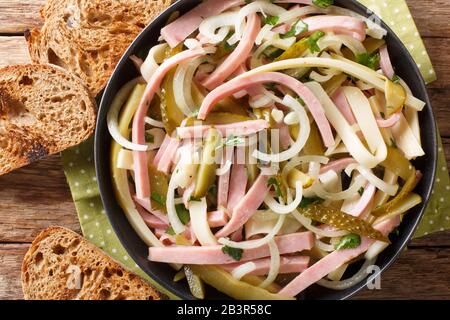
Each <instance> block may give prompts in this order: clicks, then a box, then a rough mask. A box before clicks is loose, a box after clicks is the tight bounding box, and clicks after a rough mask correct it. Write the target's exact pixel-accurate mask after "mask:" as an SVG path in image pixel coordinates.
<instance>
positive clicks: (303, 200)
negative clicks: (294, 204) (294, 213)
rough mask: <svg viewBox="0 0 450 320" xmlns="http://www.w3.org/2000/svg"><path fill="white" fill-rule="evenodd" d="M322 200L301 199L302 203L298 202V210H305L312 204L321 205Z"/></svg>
mask: <svg viewBox="0 0 450 320" xmlns="http://www.w3.org/2000/svg"><path fill="white" fill-rule="evenodd" d="M323 201H324V200H323V199H322V198H319V197H310V198H308V197H303V198H302V201H301V202H300V208H302V209H305V208H306V207H307V206H309V205H310V204H314V203H322V202H323Z"/></svg>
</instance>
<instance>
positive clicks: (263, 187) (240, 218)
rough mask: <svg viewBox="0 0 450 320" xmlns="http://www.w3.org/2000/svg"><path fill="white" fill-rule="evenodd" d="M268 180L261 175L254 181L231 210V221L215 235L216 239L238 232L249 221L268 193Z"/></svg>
mask: <svg viewBox="0 0 450 320" xmlns="http://www.w3.org/2000/svg"><path fill="white" fill-rule="evenodd" d="M246 179H247V177H246ZM268 180H269V177H268V176H263V175H260V176H259V177H258V178H257V179H256V181H255V182H254V183H253V185H252V186H251V188H250V190H248V192H247V194H246V195H245V196H244V197H243V198H242V199H241V200H240V201H239V203H238V204H237V205H236V207H235V208H234V209H233V214H232V216H231V220H230V221H229V222H228V224H227V225H226V226H225V227H224V228H223V229H222V230H220V231H219V232H217V233H216V237H217V238H221V237H226V236H228V235H229V234H230V233H232V232H234V231H236V230H238V229H239V228H240V227H242V226H243V225H244V224H245V223H246V222H247V220H248V219H250V217H251V216H252V215H253V214H254V213H255V212H256V210H258V208H259V206H260V205H261V204H262V203H263V201H264V198H265V197H266V195H267V194H268V193H269V186H268V185H267V182H268ZM230 191H231V190H230Z"/></svg>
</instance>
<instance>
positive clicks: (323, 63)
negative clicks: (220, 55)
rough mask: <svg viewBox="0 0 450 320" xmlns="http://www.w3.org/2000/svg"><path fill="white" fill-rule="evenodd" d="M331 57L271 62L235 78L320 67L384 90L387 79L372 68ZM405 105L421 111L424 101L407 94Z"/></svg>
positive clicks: (341, 58) (336, 56) (334, 56)
mask: <svg viewBox="0 0 450 320" xmlns="http://www.w3.org/2000/svg"><path fill="white" fill-rule="evenodd" d="M333 58H334V59H327V58H317V57H308V58H295V59H287V60H282V61H277V62H272V63H269V64H266V65H263V66H260V67H258V68H255V69H253V70H250V71H248V72H246V73H245V74H243V75H240V76H238V77H237V78H242V77H248V76H250V75H252V74H256V73H260V72H270V71H278V70H286V69H295V68H313V67H322V68H332V69H336V70H339V71H341V72H345V73H347V74H349V75H351V76H354V77H356V78H358V79H361V80H363V81H365V82H367V83H370V84H373V86H374V87H375V88H377V89H378V90H380V91H381V92H384V91H385V82H386V80H387V79H386V77H385V76H383V75H381V74H378V73H377V72H375V71H373V70H372V69H369V68H367V67H365V66H362V65H360V64H358V63H356V62H353V61H350V60H348V59H345V58H343V57H341V56H339V55H333ZM406 105H407V106H409V107H411V108H414V109H416V110H418V111H421V110H422V109H423V108H424V107H425V102H423V101H421V100H419V99H417V98H415V97H413V96H412V95H409V94H408V95H407V97H406Z"/></svg>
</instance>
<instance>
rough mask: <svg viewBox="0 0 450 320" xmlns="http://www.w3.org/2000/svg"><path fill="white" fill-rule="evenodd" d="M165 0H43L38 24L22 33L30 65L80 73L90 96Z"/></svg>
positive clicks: (167, 3) (164, 5)
mask: <svg viewBox="0 0 450 320" xmlns="http://www.w3.org/2000/svg"><path fill="white" fill-rule="evenodd" d="M170 3H171V1H170V0H133V1H130V0H102V1H100V0H96V1H92V0H62V1H61V0H48V1H47V3H46V5H45V6H44V7H43V8H42V10H41V16H42V17H43V19H44V24H43V26H42V28H40V29H38V28H35V29H33V30H31V31H29V32H27V33H26V39H27V43H28V49H29V53H30V57H31V59H32V61H33V62H35V63H51V64H56V65H59V66H61V67H63V68H64V69H66V70H69V71H71V72H72V73H74V74H76V75H77V76H78V77H80V78H81V79H82V80H83V81H84V82H85V83H86V84H87V86H88V88H89V90H90V92H91V93H92V95H93V96H96V95H97V94H98V93H99V92H100V91H101V90H102V89H103V88H104V86H105V85H106V83H107V81H108V79H109V77H110V76H111V74H112V72H113V70H114V68H115V66H116V65H117V63H118V62H119V60H120V58H121V56H122V54H123V53H124V51H125V50H126V49H127V48H128V46H129V45H130V43H131V42H132V41H133V39H134V38H135V37H136V36H137V35H138V34H139V33H140V32H141V31H142V29H143V28H144V27H145V26H146V25H147V24H148V23H149V22H150V21H151V20H152V19H153V18H155V17H156V16H157V15H158V14H159V13H160V12H161V11H163V10H164V9H165V8H167V7H168V6H169V5H170Z"/></svg>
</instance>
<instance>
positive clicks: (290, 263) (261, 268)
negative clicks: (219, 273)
mask: <svg viewBox="0 0 450 320" xmlns="http://www.w3.org/2000/svg"><path fill="white" fill-rule="evenodd" d="M309 260H310V258H309V257H305V256H294V257H280V270H279V273H281V274H284V273H300V272H302V271H304V270H305V269H306V268H308V264H309ZM252 262H253V263H254V264H255V265H256V269H255V270H253V271H252V272H250V273H249V274H250V275H253V276H263V275H266V274H268V273H269V269H270V258H262V259H258V260H255V261H252ZM244 263H245V262H237V263H232V264H226V265H223V266H220V267H221V268H223V269H224V270H226V271H228V272H231V271H233V270H234V269H236V268H237V267H239V266H241V265H243V264H244Z"/></svg>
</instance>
